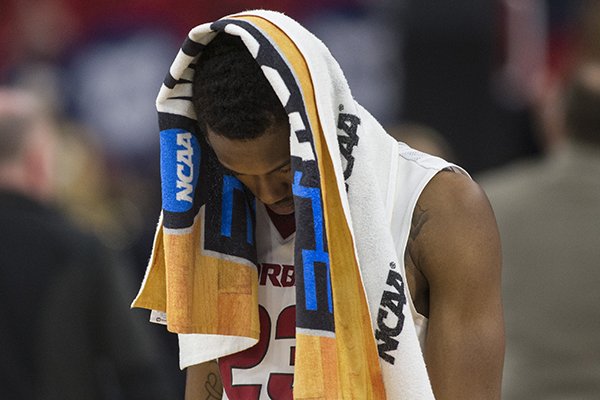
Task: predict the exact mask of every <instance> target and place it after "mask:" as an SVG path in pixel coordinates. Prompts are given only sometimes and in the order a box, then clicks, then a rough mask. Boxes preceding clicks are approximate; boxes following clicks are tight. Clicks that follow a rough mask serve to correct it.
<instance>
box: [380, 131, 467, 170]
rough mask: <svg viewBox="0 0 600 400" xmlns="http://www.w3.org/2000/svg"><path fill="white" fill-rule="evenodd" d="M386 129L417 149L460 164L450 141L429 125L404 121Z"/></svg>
mask: <svg viewBox="0 0 600 400" xmlns="http://www.w3.org/2000/svg"><path fill="white" fill-rule="evenodd" d="M386 131H387V132H388V133H389V134H390V135H392V136H393V137H394V139H396V140H398V141H399V142H404V143H406V144H407V145H409V146H410V147H412V148H413V149H415V150H419V151H422V152H424V153H427V154H431V155H434V156H437V157H441V158H443V159H444V160H447V161H450V162H453V163H455V164H458V160H457V159H456V156H455V155H454V151H453V150H452V148H451V146H450V143H448V141H447V140H446V139H445V138H444V137H443V136H442V135H441V134H440V133H439V132H438V131H436V130H435V129H433V128H431V127H429V126H427V125H423V124H417V123H403V124H397V125H394V126H391V127H390V128H388V129H386Z"/></svg>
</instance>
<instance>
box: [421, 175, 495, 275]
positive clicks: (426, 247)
mask: <svg viewBox="0 0 600 400" xmlns="http://www.w3.org/2000/svg"><path fill="white" fill-rule="evenodd" d="M418 218H420V219H422V220H424V221H426V222H424V223H423V224H422V226H421V228H420V229H419V235H418V237H414V243H413V247H414V248H413V252H415V253H417V254H418V257H417V259H418V260H419V262H418V265H417V267H418V268H419V269H420V270H421V272H422V273H423V274H424V275H425V276H426V278H427V280H428V282H429V284H430V286H434V285H435V284H436V282H437V283H443V282H444V281H446V283H447V279H452V278H454V279H461V278H462V277H461V275H462V273H465V274H471V276H475V277H476V276H478V275H479V274H480V273H485V271H488V272H489V271H490V269H498V270H499V268H500V241H499V235H498V231H497V226H496V220H495V217H494V214H493V211H492V208H491V206H490V203H489V201H488V199H487V196H486V195H485V192H484V191H483V189H481V187H480V186H479V185H478V184H477V183H476V182H475V181H473V180H472V179H470V178H469V177H467V176H465V175H462V174H459V173H454V172H450V171H441V172H439V173H438V174H437V175H436V176H435V177H433V178H432V179H431V181H430V182H429V183H428V185H427V186H426V187H425V189H424V191H423V193H422V194H421V196H420V197H419V200H418V202H417V208H416V210H415V214H414V215H413V226H414V220H415V219H418ZM478 269H484V270H482V271H478Z"/></svg>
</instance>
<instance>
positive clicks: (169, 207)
mask: <svg viewBox="0 0 600 400" xmlns="http://www.w3.org/2000/svg"><path fill="white" fill-rule="evenodd" d="M199 167H200V146H199V144H198V139H196V137H195V136H194V135H192V133H190V132H188V131H186V130H184V129H179V128H176V129H166V130H164V131H161V132H160V170H161V180H162V202H163V209H164V210H165V211H170V212H186V211H189V210H190V209H191V208H192V202H193V199H194V190H195V188H196V183H197V182H198V173H199Z"/></svg>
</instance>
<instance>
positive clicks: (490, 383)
mask: <svg viewBox="0 0 600 400" xmlns="http://www.w3.org/2000/svg"><path fill="white" fill-rule="evenodd" d="M434 179H436V178H434ZM432 182H433V183H434V184H433V186H432V187H431V188H428V189H426V191H425V192H424V193H423V194H424V198H423V199H422V200H423V202H422V203H423V204H422V207H425V208H428V209H429V210H430V211H429V212H430V216H429V220H428V225H426V226H424V227H423V231H422V233H421V239H420V240H421V241H420V243H419V249H420V253H421V254H420V257H419V260H420V265H419V267H420V268H421V270H422V271H423V273H424V274H425V276H426V278H427V281H428V283H429V290H430V314H429V327H428V333H427V343H426V351H425V358H426V363H427V367H428V372H429V375H430V378H431V381H432V385H433V388H434V393H435V394H436V398H438V399H446V398H481V399H496V398H499V396H500V383H501V376H502V365H503V355H504V329H503V318H502V303H501V285H500V282H501V273H500V270H501V256H500V253H501V252H500V240H499V235H498V231H497V228H496V222H495V218H494V216H493V212H492V210H491V207H490V205H489V202H488V201H487V198H486V196H485V194H484V193H483V191H482V190H481V189H480V188H479V187H478V186H477V184H475V183H474V182H472V181H470V180H468V179H467V178H465V177H462V176H458V175H455V174H443V175H442V174H440V176H439V177H438V179H437V182H434V181H432ZM420 201H421V200H420Z"/></svg>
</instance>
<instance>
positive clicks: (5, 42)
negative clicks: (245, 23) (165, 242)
mask: <svg viewBox="0 0 600 400" xmlns="http://www.w3.org/2000/svg"><path fill="white" fill-rule="evenodd" d="M598 3H599V2H598V1H584V0H454V1H451V2H440V1H431V0H307V1H292V0H264V1H246V0H222V1H209V0H96V1H93V2H90V1H87V0H0V86H2V87H17V88H21V89H25V90H27V91H29V92H30V93H34V94H35V96H36V97H37V99H38V100H39V101H40V102H42V103H43V104H44V107H45V108H46V109H47V111H48V113H50V114H51V115H52V118H53V120H54V121H55V122H56V125H57V127H58V129H57V139H58V146H57V160H58V162H57V163H56V170H55V171H56V172H55V176H54V178H55V179H54V184H55V191H54V192H55V195H54V198H53V203H54V204H55V205H56V206H57V207H58V208H59V209H60V210H61V211H62V212H64V213H65V214H66V215H68V217H69V219H70V220H72V221H74V223H75V224H76V225H77V226H78V229H81V230H84V231H86V232H92V233H93V235H95V236H97V237H98V238H99V240H100V241H101V242H102V244H103V246H106V248H108V249H110V251H113V252H116V253H118V254H120V255H121V257H123V259H126V260H128V261H127V263H123V264H122V265H123V267H122V268H127V271H128V273H130V275H131V277H132V281H133V282H139V281H141V279H142V277H143V274H144V271H145V267H146V263H147V261H148V257H149V254H150V249H151V245H152V239H153V233H154V229H155V226H156V222H157V218H158V214H159V212H160V207H161V205H160V186H159V184H160V179H159V173H160V171H159V148H158V138H159V136H158V129H157V123H156V120H157V118H156V115H155V109H154V99H155V97H156V94H157V93H158V89H159V87H160V84H161V83H162V80H163V78H164V76H165V74H166V71H167V70H168V67H169V65H170V63H171V61H172V60H173V58H174V57H175V55H176V53H177V51H178V48H179V45H180V44H181V43H182V41H183V39H184V38H185V36H186V34H187V32H188V31H189V30H190V29H191V28H192V27H194V26H196V25H198V24H200V23H203V22H208V21H213V20H215V19H218V18H220V17H221V16H223V15H226V14H228V13H232V12H237V11H240V10H244V9H252V8H268V9H274V10H278V11H282V12H285V13H286V14H288V15H290V16H291V17H293V18H295V19H297V20H298V21H299V22H301V23H302V24H303V25H305V26H306V27H307V28H308V29H309V30H311V31H312V32H314V33H315V34H316V35H317V36H318V37H320V38H321V39H322V40H323V41H324V42H325V44H327V45H328V47H329V48H330V50H331V52H332V53H333V55H334V56H335V57H336V58H337V60H338V61H339V63H340V65H341V67H342V69H343V70H344V72H345V74H346V77H347V79H348V81H349V84H350V87H351V89H352V91H353V94H354V96H355V97H356V99H357V101H358V102H359V103H361V104H362V105H363V106H364V107H365V108H366V109H368V110H369V111H371V113H372V114H373V115H374V116H375V117H376V118H377V119H378V120H379V121H380V122H381V123H382V124H383V125H384V126H385V127H387V128H388V130H389V131H390V132H391V133H393V134H394V136H395V137H397V138H398V139H399V140H403V141H406V142H407V143H409V144H411V145H413V146H415V147H417V148H421V149H424V150H426V151H428V152H433V153H435V154H442V155H444V156H445V157H446V158H448V159H449V160H450V161H454V162H456V163H458V164H460V165H461V166H463V167H465V168H466V169H467V170H468V171H469V172H470V173H471V174H473V176H475V177H476V178H477V179H479V177H481V180H482V181H486V179H487V177H489V176H491V174H490V172H491V171H496V170H499V169H502V168H503V167H505V166H506V165H509V164H513V163H514V162H517V161H520V160H522V159H528V160H536V159H542V158H544V157H546V156H547V155H548V154H551V153H553V152H554V151H555V149H558V148H560V147H561V146H562V145H563V144H564V143H565V142H567V141H568V129H566V128H565V127H564V124H563V123H562V119H561V118H562V113H561V110H562V108H561V107H562V104H563V102H562V99H563V94H564V90H563V89H564V87H565V84H566V82H568V80H569V79H570V77H571V76H572V74H573V71H575V70H577V68H578V67H579V66H581V65H582V64H585V63H589V62H593V61H594V60H597V59H600V7H599V4H598ZM598 113H599V114H600V110H599V111H598ZM1 139H2V138H0V140H1ZM594 157H595V156H594ZM596 182H597V180H596V181H595V182H594V181H593V180H592V181H591V182H589V183H587V184H588V185H592V186H593V185H596V187H597V183H596ZM490 185H492V184H491V183H490ZM494 201H495V200H494V199H493V198H492V203H494ZM594 201H595V200H594ZM590 217H591V218H592V219H593V220H595V221H598V219H599V215H594V214H591V215H590ZM498 218H499V224H500V225H501V226H500V228H501V231H502V229H503V226H502V221H501V216H500V215H499V216H498ZM598 225H600V222H598V224H597V225H595V226H598ZM0 229H2V227H0ZM589 234H590V235H594V234H597V235H598V236H600V230H598V229H597V230H595V231H594V230H592V232H591V233H589ZM599 247H600V246H599ZM505 251H506V250H505ZM598 259H600V258H597V259H596V261H594V262H593V263H594V265H593V266H594V267H598V266H599V265H598V261H597V260H598ZM125 266H126V267H125ZM505 268H511V267H510V266H505ZM515 268H516V267H515ZM582 274H583V273H582ZM584 276H585V275H584ZM596 277H598V275H596ZM599 278H600V277H599ZM515 279H519V278H515ZM587 279H589V278H587ZM598 282H599V283H600V281H598ZM136 289H137V283H136V284H134V285H133V286H132V288H131V289H128V290H130V298H133V296H134V295H135V290H136ZM509 295H510V294H509ZM505 296H506V295H505ZM594 301H595V300H594ZM566 303H568V301H566ZM128 305H129V304H125V305H124V307H128ZM598 307H600V305H598ZM138 311H139V310H134V311H132V314H134V315H138V314H137V313H138ZM512 311H513V310H507V314H508V313H511V312H512ZM141 312H142V313H145V312H143V311H141ZM596 312H598V311H596ZM140 318H146V315H145V314H144V315H143V316H141V317H140ZM507 320H509V318H507ZM146 325H147V326H145V328H144V330H145V331H148V332H149V333H148V334H149V335H151V336H152V337H154V338H156V342H157V343H158V344H157V349H158V350H157V351H158V352H160V353H161V354H163V356H162V360H164V361H163V362H162V368H161V370H162V373H164V375H165V376H164V379H165V380H166V381H167V383H166V384H165V385H166V386H168V387H169V388H170V389H169V390H172V393H173V396H174V398H182V397H183V374H182V373H181V372H180V371H179V369H178V364H177V363H178V361H177V343H176V337H175V336H174V335H169V334H167V333H165V332H164V328H163V327H162V326H153V325H152V324H146ZM595 329H597V325H596V326H595ZM594 333H595V334H596V335H597V337H598V338H600V331H599V330H596V331H594ZM597 340H600V339H597ZM597 350H598V346H596V347H595V350H594V351H597ZM596 361H597V364H600V355H599V356H598V358H597V359H596ZM596 378H598V380H600V375H597V376H596ZM596 389H598V388H596ZM596 394H598V396H600V392H596ZM112 395H113V396H117V395H115V394H114V393H113V394H112ZM110 398H120V397H110ZM122 398H126V397H122ZM515 398H517V397H515ZM521 398H534V397H521ZM536 398H537V397H536ZM540 398H542V397H540ZM557 398H559V397H557ZM560 398H566V397H560ZM573 398H584V397H573ZM590 398H591V397H590ZM598 398H600V397H598Z"/></svg>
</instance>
